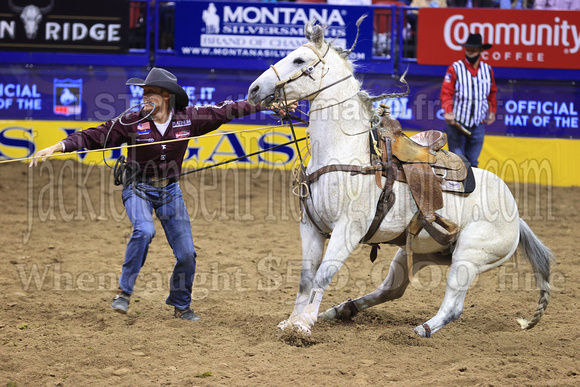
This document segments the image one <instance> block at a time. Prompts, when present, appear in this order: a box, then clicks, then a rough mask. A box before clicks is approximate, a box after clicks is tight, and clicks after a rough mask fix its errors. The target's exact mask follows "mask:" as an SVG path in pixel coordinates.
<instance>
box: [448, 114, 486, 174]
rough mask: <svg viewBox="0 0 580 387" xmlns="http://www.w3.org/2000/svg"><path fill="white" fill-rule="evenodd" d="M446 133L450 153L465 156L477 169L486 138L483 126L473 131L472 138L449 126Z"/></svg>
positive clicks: (480, 125)
mask: <svg viewBox="0 0 580 387" xmlns="http://www.w3.org/2000/svg"><path fill="white" fill-rule="evenodd" d="M446 132H447V145H448V147H449V151H451V152H453V153H455V154H458V155H463V156H465V157H466V158H467V160H468V161H469V162H470V163H471V166H472V167H477V164H478V161H477V159H478V158H479V154H480V153H481V148H483V138H484V137H485V127H484V126H483V124H479V126H478V127H476V128H475V129H474V130H472V131H471V136H470V137H468V136H467V135H465V134H463V133H462V132H460V131H459V129H457V128H456V127H455V126H451V125H447V130H446Z"/></svg>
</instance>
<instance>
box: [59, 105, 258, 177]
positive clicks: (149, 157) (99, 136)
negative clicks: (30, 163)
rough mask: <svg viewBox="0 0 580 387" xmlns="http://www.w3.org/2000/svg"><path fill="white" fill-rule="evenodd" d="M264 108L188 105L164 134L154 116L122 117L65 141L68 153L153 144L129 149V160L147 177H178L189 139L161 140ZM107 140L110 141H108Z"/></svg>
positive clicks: (194, 132)
mask: <svg viewBox="0 0 580 387" xmlns="http://www.w3.org/2000/svg"><path fill="white" fill-rule="evenodd" d="M260 110H263V108H262V107H261V106H260V105H256V106H252V105H250V104H249V103H248V102H247V101H240V102H232V101H224V102H220V103H219V104H217V105H207V106H188V107H186V108H184V109H180V110H176V111H173V115H172V118H171V122H170V124H169V126H168V127H167V130H166V131H165V134H164V135H163V136H162V135H161V133H160V132H159V130H158V129H157V127H156V126H155V122H153V120H151V119H150V118H148V119H146V120H144V121H141V122H139V123H134V124H132V125H124V124H122V123H121V122H120V120H116V121H108V122H106V123H104V124H102V125H99V126H97V127H94V128H89V129H85V130H82V131H79V132H75V133H73V134H71V135H69V136H68V137H67V138H65V139H64V140H62V143H63V146H64V151H65V152H73V151H76V150H78V149H81V148H86V149H103V148H105V147H106V148H110V147H115V146H119V145H121V144H123V143H127V144H128V145H134V144H147V143H150V145H147V146H138V147H133V148H129V149H128V152H127V161H136V162H137V163H139V166H140V167H141V171H142V175H143V177H145V178H174V179H178V178H179V175H180V174H181V164H182V163H183V157H184V155H185V152H186V151H187V144H188V143H189V141H187V140H183V141H173V142H168V143H165V144H159V143H158V142H159V141H162V140H172V139H178V138H188V137H197V136H201V135H203V134H206V133H209V132H211V131H213V130H216V129H217V128H219V127H220V126H221V125H222V124H225V123H227V122H230V121H231V120H233V119H234V118H239V117H243V116H246V115H248V114H252V113H255V112H257V111H260ZM140 117H141V116H140V113H129V114H126V115H125V116H124V117H123V122H124V123H125V124H126V123H133V122H136V121H138V120H139V119H140ZM107 134H108V138H107ZM105 139H106V141H107V144H104V142H105Z"/></svg>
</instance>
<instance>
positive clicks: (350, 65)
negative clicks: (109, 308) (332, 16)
mask: <svg viewBox="0 0 580 387" xmlns="http://www.w3.org/2000/svg"><path fill="white" fill-rule="evenodd" d="M366 16H367V15H363V16H361V17H360V18H359V19H358V20H357V22H356V27H357V31H356V38H355V41H354V43H353V45H352V46H351V47H350V48H349V49H348V50H347V49H344V48H342V47H339V46H335V45H333V44H332V43H333V42H334V39H333V40H332V41H328V40H327V39H325V38H324V31H325V30H326V29H327V28H328V26H327V25H321V24H316V21H314V20H311V21H309V22H308V23H307V24H306V28H305V35H306V39H308V41H309V42H313V43H317V42H318V43H325V44H327V45H328V47H329V48H330V49H332V50H334V51H335V52H336V53H337V54H338V56H339V57H340V58H342V60H343V61H344V64H345V66H346V68H347V69H348V70H349V71H350V72H351V73H353V75H354V74H355V71H356V69H357V64H356V61H355V60H352V59H350V58H349V55H350V54H351V52H352V51H353V50H354V48H355V46H356V43H357V41H358V35H359V26H360V24H361V23H362V21H363V20H364V19H365V18H366ZM406 74H407V72H406V71H405V73H404V74H403V75H402V76H401V78H400V81H401V82H402V83H404V84H405V85H406V86H407V91H406V92H405V93H392V94H389V93H384V94H381V95H379V96H371V95H370V94H369V93H368V92H367V91H365V90H362V88H361V90H360V91H359V93H358V97H359V98H360V99H361V101H362V102H363V106H364V107H365V109H368V111H369V112H370V111H371V110H372V109H373V106H372V104H373V102H376V101H380V100H383V99H386V98H400V97H404V96H406V95H408V94H409V85H408V84H407V82H406V81H405V75H406ZM355 79H356V81H357V82H358V84H359V88H360V87H362V81H361V80H360V79H358V78H356V77H355Z"/></svg>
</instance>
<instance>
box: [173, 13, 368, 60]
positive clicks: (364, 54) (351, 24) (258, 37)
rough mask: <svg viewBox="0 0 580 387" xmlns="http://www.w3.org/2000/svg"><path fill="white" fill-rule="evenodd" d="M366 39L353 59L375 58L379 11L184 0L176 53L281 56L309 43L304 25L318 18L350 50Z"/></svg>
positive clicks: (178, 17)
mask: <svg viewBox="0 0 580 387" xmlns="http://www.w3.org/2000/svg"><path fill="white" fill-rule="evenodd" d="M364 14H368V15H369V16H370V17H369V18H367V20H365V21H364V22H363V23H362V25H361V26H360V38H359V42H358V44H357V47H356V49H355V51H354V52H353V54H351V55H352V56H351V58H352V59H356V60H359V61H370V60H371V59H372V44H373V20H372V15H373V9H372V8H371V7H359V6H327V5H322V4H294V3H286V4H284V3H241V2H237V3H233V2H232V3H228V2H204V1H195V2H193V1H191V2H190V1H180V2H177V3H176V5H175V51H176V52H177V53H178V54H179V55H184V56H201V57H227V58H228V60H232V59H236V58H237V59H256V58H260V59H265V58H266V59H268V58H274V59H281V58H283V57H285V56H286V55H287V54H288V53H290V52H291V51H293V50H294V49H296V48H298V47H300V46H301V45H303V44H304V43H306V39H305V38H304V25H305V24H306V23H307V22H308V21H309V20H312V19H315V20H318V22H319V23H320V24H324V25H326V26H327V28H326V32H325V36H326V38H327V39H329V40H332V41H333V42H334V43H333V44H335V45H338V46H341V47H342V48H348V47H350V45H352V43H353V42H354V38H355V36H356V21H357V20H358V18H359V17H361V16H362V15H364Z"/></svg>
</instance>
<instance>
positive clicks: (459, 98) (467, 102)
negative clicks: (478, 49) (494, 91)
mask: <svg viewBox="0 0 580 387" xmlns="http://www.w3.org/2000/svg"><path fill="white" fill-rule="evenodd" d="M452 66H453V69H454V70H455V75H456V77H457V81H456V82H455V93H454V94H453V114H455V120H456V121H457V122H460V123H461V124H462V125H464V126H465V127H467V128H473V127H475V126H478V125H479V124H480V123H481V122H482V121H483V120H484V119H486V118H487V114H488V109H489V105H488V101H487V99H488V96H489V93H490V90H491V87H492V84H493V83H494V80H493V76H492V70H491V66H490V65H488V64H487V63H484V62H480V64H479V69H478V71H477V75H476V76H473V75H472V74H471V72H470V71H469V70H468V69H467V67H466V65H465V61H464V60H458V61H457V62H455V63H453V65H452Z"/></svg>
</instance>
